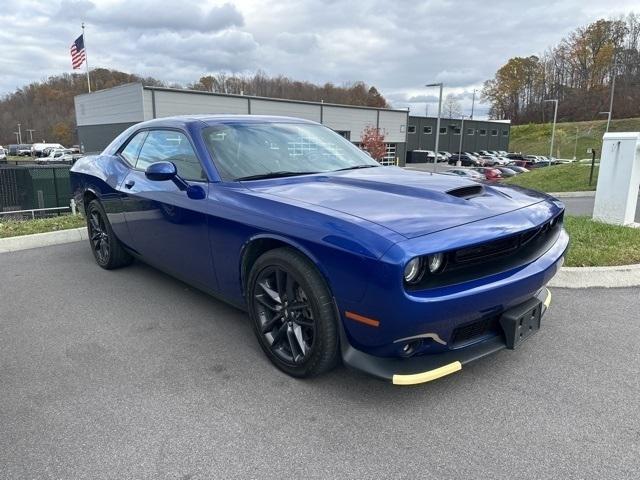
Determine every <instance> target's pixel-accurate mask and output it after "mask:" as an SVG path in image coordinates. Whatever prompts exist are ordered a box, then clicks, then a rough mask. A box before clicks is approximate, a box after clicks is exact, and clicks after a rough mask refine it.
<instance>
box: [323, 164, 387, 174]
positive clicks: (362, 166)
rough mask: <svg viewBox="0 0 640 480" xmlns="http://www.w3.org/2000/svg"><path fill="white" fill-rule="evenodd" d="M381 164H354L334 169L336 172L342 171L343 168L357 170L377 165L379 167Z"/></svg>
mask: <svg viewBox="0 0 640 480" xmlns="http://www.w3.org/2000/svg"><path fill="white" fill-rule="evenodd" d="M379 166H380V165H370V164H365V165H354V166H353V167H345V168H339V169H338V170H334V172H342V171H343V170H357V169H359V168H375V167H379Z"/></svg>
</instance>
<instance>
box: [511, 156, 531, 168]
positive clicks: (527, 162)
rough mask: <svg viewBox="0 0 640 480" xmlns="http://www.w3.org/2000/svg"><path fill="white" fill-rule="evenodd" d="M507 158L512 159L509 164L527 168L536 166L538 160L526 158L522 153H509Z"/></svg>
mask: <svg viewBox="0 0 640 480" xmlns="http://www.w3.org/2000/svg"><path fill="white" fill-rule="evenodd" d="M507 158H508V159H509V160H510V161H511V162H510V163H509V164H507V166H509V165H511V164H513V165H518V166H519V167H524V168H527V169H531V168H535V164H536V162H535V161H533V160H531V159H527V158H525V157H524V156H523V155H522V154H519V153H509V154H507Z"/></svg>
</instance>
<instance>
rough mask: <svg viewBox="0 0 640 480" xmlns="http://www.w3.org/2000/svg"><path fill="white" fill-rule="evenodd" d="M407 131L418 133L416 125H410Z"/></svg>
mask: <svg viewBox="0 0 640 480" xmlns="http://www.w3.org/2000/svg"><path fill="white" fill-rule="evenodd" d="M407 131H408V132H409V133H416V126H415V125H409V128H408V129H407Z"/></svg>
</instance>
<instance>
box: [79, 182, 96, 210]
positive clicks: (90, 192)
mask: <svg viewBox="0 0 640 480" xmlns="http://www.w3.org/2000/svg"><path fill="white" fill-rule="evenodd" d="M81 198H82V209H83V210H84V212H85V214H86V213H87V207H88V206H89V203H91V202H92V201H93V200H100V196H99V195H98V192H96V191H95V190H94V189H93V188H86V189H85V190H84V192H83V193H82V197H81Z"/></svg>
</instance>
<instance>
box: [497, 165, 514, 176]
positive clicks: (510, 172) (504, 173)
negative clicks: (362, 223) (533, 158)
mask: <svg viewBox="0 0 640 480" xmlns="http://www.w3.org/2000/svg"><path fill="white" fill-rule="evenodd" d="M493 168H494V169H496V170H500V173H501V174H502V176H503V177H504V178H508V177H515V176H516V175H518V173H517V172H516V171H515V170H513V169H512V168H509V167H503V166H496V167H493Z"/></svg>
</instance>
